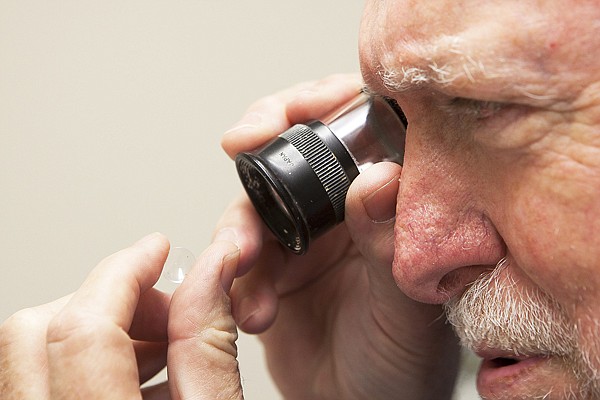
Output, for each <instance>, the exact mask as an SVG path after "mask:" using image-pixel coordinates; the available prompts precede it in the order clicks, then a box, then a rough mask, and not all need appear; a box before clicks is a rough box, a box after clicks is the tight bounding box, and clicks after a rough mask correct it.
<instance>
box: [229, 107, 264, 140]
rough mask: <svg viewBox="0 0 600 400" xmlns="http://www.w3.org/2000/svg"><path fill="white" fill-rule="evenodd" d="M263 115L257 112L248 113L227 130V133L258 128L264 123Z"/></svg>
mask: <svg viewBox="0 0 600 400" xmlns="http://www.w3.org/2000/svg"><path fill="white" fill-rule="evenodd" d="M262 121H263V118H262V115H261V114H259V113H256V112H250V113H248V114H246V115H245V116H244V117H243V118H242V119H241V120H240V121H239V122H237V123H236V124H235V125H233V127H231V128H230V129H229V130H227V131H226V132H225V135H227V134H230V133H234V132H238V133H239V132H241V131H244V130H252V129H257V128H258V127H260V125H261V124H262Z"/></svg>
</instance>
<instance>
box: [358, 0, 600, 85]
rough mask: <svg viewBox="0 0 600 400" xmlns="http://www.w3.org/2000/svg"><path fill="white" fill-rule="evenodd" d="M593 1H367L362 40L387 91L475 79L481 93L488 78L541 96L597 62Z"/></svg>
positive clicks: (599, 21)
mask: <svg viewBox="0 0 600 400" xmlns="http://www.w3.org/2000/svg"><path fill="white" fill-rule="evenodd" d="M595 3H596V2H583V1H524V0H518V1H511V0H502V1H479V0H478V1H461V0H455V1H397V0H395V1H394V0H383V1H371V2H369V3H368V5H367V9H366V12H365V20H364V24H363V29H362V34H363V41H364V40H368V41H369V43H371V45H372V49H371V51H372V52H376V53H377V54H376V55H372V59H373V58H376V59H377V60H378V63H379V64H380V65H379V68H380V70H381V71H380V72H381V74H382V76H383V77H384V78H385V79H387V84H388V86H390V88H391V89H396V90H404V89H405V87H403V86H406V88H410V87H411V85H413V84H415V83H419V81H421V82H433V83H435V84H442V85H446V86H456V87H461V88H468V87H469V86H470V85H472V84H474V83H477V84H478V87H477V90H478V91H480V92H481V90H482V89H483V90H484V91H485V84H484V85H483V86H482V82H483V83H485V82H489V83H490V85H492V86H493V90H494V91H495V92H497V91H498V90H503V88H505V89H506V90H507V91H508V90H511V86H515V85H516V86H519V87H520V86H524V85H526V86H527V88H526V89H523V90H526V91H529V92H530V94H531V95H532V96H536V95H540V96H542V95H548V90H549V87H550V86H552V87H554V90H555V91H560V92H561V93H562V94H563V95H564V91H565V90H568V89H569V88H568V87H567V88H565V87H563V86H564V85H565V84H567V83H566V82H565V79H567V78H569V77H572V78H573V79H579V80H581V79H582V77H581V76H577V75H578V74H579V73H583V74H584V75H586V76H587V75H590V74H591V73H592V72H591V71H597V70H598V68H597V67H598V66H599V65H600V64H599V63H598V61H597V60H598V57H596V56H595V53H596V49H598V45H600V40H599V38H600V12H599V8H600V5H597V4H595ZM599 4H600V3H599ZM364 47H365V46H364V45H363V46H362V49H363V50H364ZM373 56H374V57H373ZM565 72H568V73H569V74H568V76H565V74H564V73H565ZM594 73H595V72H594ZM584 78H585V77H584ZM569 84H570V83H569ZM394 85H397V87H396V88H394V87H393V86H394ZM567 86H568V85H567ZM490 90H491V88H490Z"/></svg>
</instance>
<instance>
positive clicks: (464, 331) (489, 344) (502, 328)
mask: <svg viewBox="0 0 600 400" xmlns="http://www.w3.org/2000/svg"><path fill="white" fill-rule="evenodd" d="M444 308H445V311H446V316H447V319H448V321H449V322H450V323H451V324H452V325H453V327H454V331H455V332H456V334H457V336H458V337H459V338H460V341H461V344H462V345H463V346H465V347H467V348H469V349H471V350H474V351H476V350H484V349H486V348H490V349H498V350H502V351H507V352H510V353H512V354H514V355H515V356H519V355H536V356H548V357H553V358H558V359H561V360H562V361H563V362H564V363H565V365H566V366H567V367H568V368H569V369H570V371H568V372H570V373H572V374H573V375H574V378H575V380H576V381H577V382H578V386H577V387H576V388H571V390H570V393H564V394H563V398H576V399H582V398H593V399H598V398H600V385H599V378H600V375H599V374H598V371H597V370H596V369H595V368H594V367H593V364H592V362H591V361H590V357H589V356H590V354H589V352H585V351H583V350H582V349H581V346H579V345H578V338H579V337H580V335H579V328H578V325H579V324H575V325H574V324H572V323H569V320H568V318H567V317H566V314H565V312H564V310H563V309H562V308H561V306H560V305H559V304H558V303H557V302H556V301H555V300H554V299H552V298H551V297H550V296H548V295H547V294H546V293H544V292H542V291H540V290H523V289H522V288H519V286H518V283H517V282H515V280H514V278H513V277H512V276H511V275H510V271H509V270H508V262H506V259H503V260H501V262H499V263H498V266H497V267H496V268H495V269H494V270H493V271H491V272H490V273H487V274H484V275H482V276H481V277H480V278H479V279H477V280H476V281H475V282H473V284H472V285H470V286H469V287H468V288H467V290H466V291H465V292H464V294H463V295H462V296H460V297H457V298H453V299H451V300H450V301H448V302H447V303H446V304H445V305H444ZM595 326H598V325H595ZM595 340H598V339H597V338H596V339H595ZM572 396H573V397H572Z"/></svg>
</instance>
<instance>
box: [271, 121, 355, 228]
mask: <svg viewBox="0 0 600 400" xmlns="http://www.w3.org/2000/svg"><path fill="white" fill-rule="evenodd" d="M280 137H281V138H282V139H285V140H286V141H288V142H289V143H290V144H291V145H292V146H294V147H295V148H296V149H298V151H299V152H300V154H302V156H303V157H304V158H305V159H306V161H307V162H308V163H309V165H310V166H311V168H312V169H313V171H314V172H315V174H316V175H317V177H318V178H319V181H320V182H321V184H322V185H323V188H324V189H325V191H326V192H327V195H328V196H329V200H330V201H331V205H332V206H333V209H334V212H335V216H336V219H337V220H338V221H342V220H343V219H344V208H345V201H346V193H347V192H348V188H349V187H350V180H349V179H348V177H347V176H346V173H345V172H344V168H343V167H342V166H341V165H340V163H339V162H338V160H337V158H336V157H335V156H334V155H333V152H332V151H331V150H330V149H329V148H328V147H327V145H326V144H325V143H324V142H323V140H321V138H320V137H319V136H318V135H317V134H316V133H315V132H314V131H313V130H312V129H310V128H309V127H308V126H306V125H301V124H298V125H295V126H293V127H292V128H291V129H289V130H287V131H286V132H284V133H283V134H282V135H281V136H280Z"/></svg>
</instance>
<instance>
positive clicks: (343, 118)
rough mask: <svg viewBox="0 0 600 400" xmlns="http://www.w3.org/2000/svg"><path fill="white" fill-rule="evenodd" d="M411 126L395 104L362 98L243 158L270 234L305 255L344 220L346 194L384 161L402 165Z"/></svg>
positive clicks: (243, 173) (245, 177)
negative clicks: (364, 173)
mask: <svg viewBox="0 0 600 400" xmlns="http://www.w3.org/2000/svg"><path fill="white" fill-rule="evenodd" d="M406 126H407V123H406V118H405V117H404V114H403V113H402V111H401V110H400V108H399V107H398V106H397V105H396V104H395V103H394V102H391V101H389V100H387V99H384V98H382V97H375V96H369V95H367V94H365V93H361V94H359V95H358V96H357V97H356V98H354V99H353V100H352V101H350V102H349V103H347V104H345V105H344V106H342V107H340V108H339V109H337V110H335V111H334V112H332V113H331V114H329V115H328V116H327V117H325V118H322V119H321V120H317V121H312V122H310V123H307V124H298V125H294V126H293V127H291V128H290V129H288V130H287V131H285V132H284V133H282V134H280V135H279V136H278V137H277V138H275V139H274V140H272V141H271V142H269V143H267V144H266V145H265V146H263V147H261V148H259V149H257V150H255V151H252V152H244V153H240V154H238V155H237V156H236V167H237V171H238V174H239V176H240V180H241V181H242V184H243V186H244V189H245V190H246V192H247V193H248V196H249V197H250V200H251V201H252V203H253V205H254V207H255V208H256V210H257V211H258V213H259V214H260V216H261V217H262V219H263V220H264V222H265V223H266V224H267V226H268V227H269V229H270V230H271V231H272V232H273V233H274V234H275V236H276V237H277V238H278V239H279V241H280V242H281V243H282V244H283V245H285V246H287V247H288V248H289V249H290V250H292V251H293V252H294V253H296V254H304V253H306V251H307V250H308V247H309V244H310V241H311V240H313V239H314V238H316V237H318V236H320V235H322V234H323V233H325V232H326V231H327V230H329V229H330V228H332V227H333V226H335V225H337V224H338V223H340V222H342V221H343V220H344V203H345V200H346V193H347V192H348V187H349V186H350V184H351V183H352V181H353V180H354V178H356V177H357V176H358V174H359V173H360V172H362V171H364V170H365V169H367V168H368V167H369V166H371V165H372V164H375V163H377V162H380V161H393V162H396V163H398V164H400V165H402V161H403V158H404V140H405V137H406Z"/></svg>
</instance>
